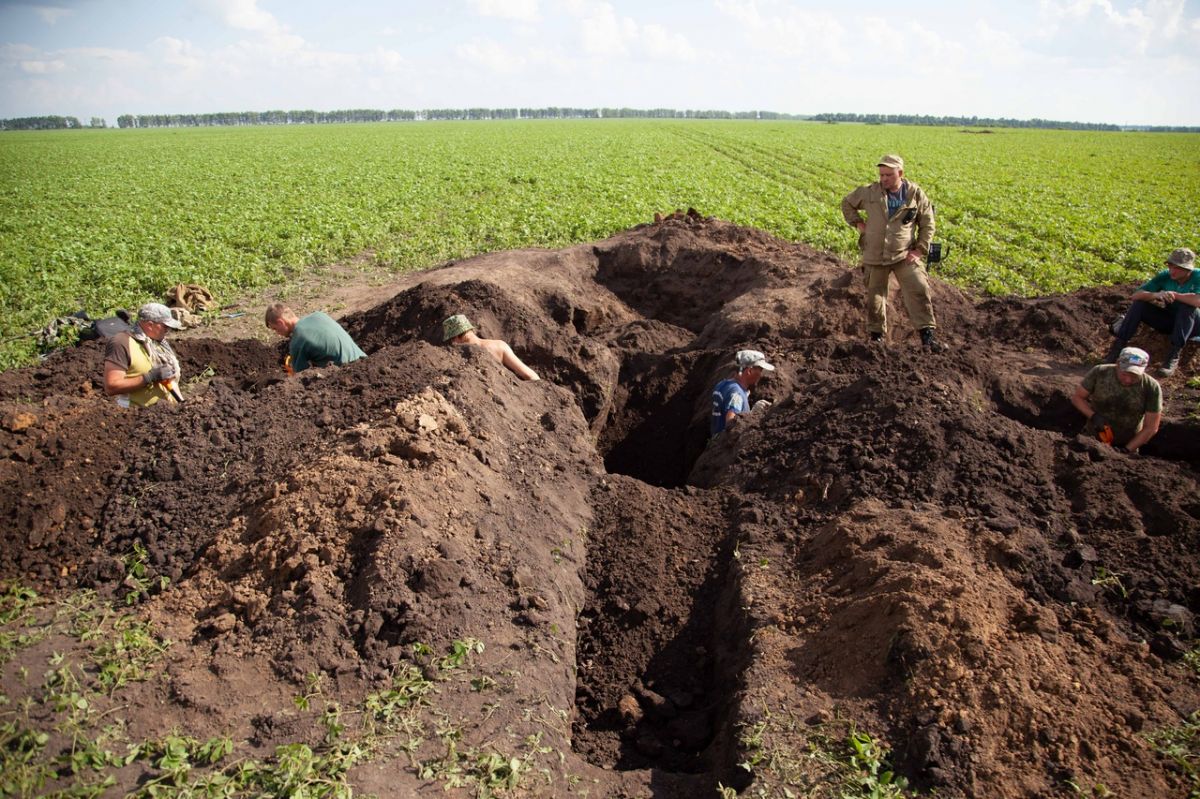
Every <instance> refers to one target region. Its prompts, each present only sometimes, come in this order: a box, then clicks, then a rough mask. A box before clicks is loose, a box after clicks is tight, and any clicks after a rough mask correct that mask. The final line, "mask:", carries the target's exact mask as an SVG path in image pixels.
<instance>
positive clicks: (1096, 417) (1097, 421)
mask: <svg viewBox="0 0 1200 799" xmlns="http://www.w3.org/2000/svg"><path fill="white" fill-rule="evenodd" d="M1089 421H1090V422H1091V425H1092V428H1093V429H1094V430H1097V431H1099V430H1103V429H1104V428H1106V427H1108V420H1107V419H1105V418H1104V417H1103V416H1101V415H1100V414H1098V413H1093V414H1092V418H1091V419H1090V420H1089Z"/></svg>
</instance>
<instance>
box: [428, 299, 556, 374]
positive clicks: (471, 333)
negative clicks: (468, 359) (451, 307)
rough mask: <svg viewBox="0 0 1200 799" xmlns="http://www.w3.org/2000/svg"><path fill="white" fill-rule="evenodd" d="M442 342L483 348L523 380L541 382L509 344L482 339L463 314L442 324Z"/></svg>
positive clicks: (452, 317) (491, 339)
mask: <svg viewBox="0 0 1200 799" xmlns="http://www.w3.org/2000/svg"><path fill="white" fill-rule="evenodd" d="M442 341H444V342H448V343H450V344H472V345H474V346H476V347H483V348H484V349H485V350H487V352H488V353H489V354H490V355H491V356H492V357H493V358H495V359H496V361H497V362H499V363H501V364H503V365H504V366H506V367H508V368H509V369H511V370H512V372H513V373H514V374H515V375H516V376H517V377H519V378H521V379H522V380H541V378H540V377H538V375H537V372H535V371H533V370H532V369H530V368H529V367H528V366H526V365H525V362H524V361H522V360H521V359H520V358H518V357H517V354H516V353H515V352H513V351H512V347H510V346H508V342H506V341H501V340H500V339H496V338H480V337H479V335H478V334H477V333H476V332H475V325H473V324H471V320H470V319H468V318H467V317H466V316H464V315H463V314H460V313H458V314H455V315H454V316H451V317H449V318H447V319H446V320H445V321H444V322H442Z"/></svg>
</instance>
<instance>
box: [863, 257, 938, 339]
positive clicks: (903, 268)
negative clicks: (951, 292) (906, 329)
mask: <svg viewBox="0 0 1200 799" xmlns="http://www.w3.org/2000/svg"><path fill="white" fill-rule="evenodd" d="M864 271H865V272H866V274H865V275H864V278H865V280H866V284H867V332H869V333H886V332H887V297H888V282H889V279H890V278H891V276H892V273H893V272H895V273H896V281H897V282H898V283H899V284H900V296H901V297H903V298H904V308H905V310H907V311H908V318H909V319H910V320H911V321H912V324H913V327H915V328H916V329H917V330H922V329H924V328H927V327H937V321H936V320H935V319H934V317H933V302H932V301H931V300H930V299H929V280H928V279H927V278H926V276H925V265H924V264H922V263H921V262H920V261H917V262H916V263H911V264H910V263H907V262H905V261H903V260H901V261H896V262H895V263H891V264H885V265H883V266H867V267H864Z"/></svg>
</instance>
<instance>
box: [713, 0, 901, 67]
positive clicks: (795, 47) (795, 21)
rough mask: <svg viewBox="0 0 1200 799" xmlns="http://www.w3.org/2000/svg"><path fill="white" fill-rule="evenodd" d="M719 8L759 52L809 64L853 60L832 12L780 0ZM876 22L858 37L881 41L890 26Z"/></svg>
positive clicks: (732, 2)
mask: <svg viewBox="0 0 1200 799" xmlns="http://www.w3.org/2000/svg"><path fill="white" fill-rule="evenodd" d="M716 8H717V10H718V11H720V12H721V13H723V14H725V15H726V16H728V17H730V18H732V19H733V20H734V22H737V23H738V24H740V25H741V27H742V33H743V38H744V39H745V40H746V42H747V43H749V45H750V46H752V47H754V48H755V49H756V50H767V51H770V52H773V53H774V54H776V55H779V56H783V57H785V58H791V59H795V60H799V61H805V62H809V63H828V62H831V61H832V62H834V63H839V64H842V63H846V62H848V61H850V60H851V57H850V53H851V48H850V45H849V43H848V41H847V32H846V28H845V26H844V25H843V24H842V22H841V21H840V20H839V19H838V17H837V16H835V15H834V14H833V13H831V12H829V11H809V10H807V9H803V8H795V7H793V6H791V5H790V4H785V3H780V2H777V0H765V1H764V2H763V3H761V4H760V3H759V2H758V0H717V3H716ZM872 19H875V18H872ZM875 22H876V23H878V24H872V20H871V19H869V20H868V21H867V23H868V24H867V26H866V27H865V28H864V30H863V31H862V32H861V33H860V34H858V35H861V36H864V37H865V38H866V39H867V40H868V41H878V40H879V39H880V38H881V37H883V36H884V35H885V33H886V32H887V30H888V26H887V25H886V23H883V21H882V20H878V19H875Z"/></svg>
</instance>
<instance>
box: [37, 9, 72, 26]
mask: <svg viewBox="0 0 1200 799" xmlns="http://www.w3.org/2000/svg"><path fill="white" fill-rule="evenodd" d="M33 12H34V13H35V14H37V15H38V16H39V17H41V18H42V22H45V23H46V24H47V25H53V24H54V23H56V22H58V21H59V20H60V19H62V18H63V17H69V16H70V15H71V9H69V8H59V7H58V6H34V7H33Z"/></svg>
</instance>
